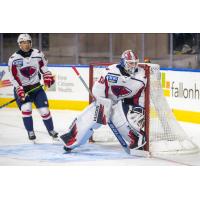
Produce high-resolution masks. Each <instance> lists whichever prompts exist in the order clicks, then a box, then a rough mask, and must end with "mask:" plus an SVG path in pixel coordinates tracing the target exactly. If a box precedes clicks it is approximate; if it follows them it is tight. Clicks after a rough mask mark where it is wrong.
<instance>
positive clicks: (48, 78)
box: [43, 71, 55, 88]
mask: <svg viewBox="0 0 200 200" xmlns="http://www.w3.org/2000/svg"><path fill="white" fill-rule="evenodd" d="M43 80H44V85H45V86H47V87H48V88H50V87H51V86H52V85H53V84H54V82H55V79H54V76H53V75H52V73H51V72H50V71H48V72H46V73H45V74H43Z"/></svg>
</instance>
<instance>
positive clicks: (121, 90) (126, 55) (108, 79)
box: [60, 50, 147, 151]
mask: <svg viewBox="0 0 200 200" xmlns="http://www.w3.org/2000/svg"><path fill="white" fill-rule="evenodd" d="M138 62H139V59H138V57H137V55H136V53H134V52H132V51H131V50H126V51H124V52H123V54H122V56H121V59H120V63H119V64H113V65H110V66H108V67H107V68H106V69H105V71H104V72H103V73H102V75H101V76H100V78H99V80H98V81H97V82H95V84H94V86H93V90H92V92H93V95H94V97H95V99H96V101H95V102H93V103H92V104H90V105H89V106H88V107H87V108H86V109H85V110H84V111H83V112H82V113H81V114H80V116H78V117H77V118H76V119H75V120H74V121H73V123H72V125H71V126H70V127H69V130H68V132H67V133H66V134H64V135H61V136H60V138H61V139H62V141H63V142H64V149H65V150H66V151H71V150H72V149H74V148H76V147H78V146H80V145H82V144H84V143H86V141H87V140H88V138H89V137H90V136H91V135H92V134H93V129H97V128H98V127H99V126H101V125H102V124H103V125H106V124H107V122H108V121H109V120H112V122H113V124H114V125H115V127H116V128H117V130H118V131H119V133H120V134H121V136H122V137H123V139H124V140H125V141H126V142H127V143H128V144H129V148H130V149H139V148H142V147H143V146H144V145H145V143H146V141H145V134H144V132H143V126H144V88H145V86H146V81H147V80H146V77H145V71H144V69H142V68H140V67H138ZM135 130H136V131H135Z"/></svg>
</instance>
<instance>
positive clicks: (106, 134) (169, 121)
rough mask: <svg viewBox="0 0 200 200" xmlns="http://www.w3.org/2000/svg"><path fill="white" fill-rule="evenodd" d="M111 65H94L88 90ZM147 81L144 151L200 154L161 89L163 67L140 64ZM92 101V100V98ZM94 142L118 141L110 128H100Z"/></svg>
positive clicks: (91, 69) (92, 65) (92, 64)
mask: <svg viewBox="0 0 200 200" xmlns="http://www.w3.org/2000/svg"><path fill="white" fill-rule="evenodd" d="M109 65H111V63H91V64H90V72H89V74H90V76H89V87H90V89H92V86H93V84H94V82H95V81H96V80H97V79H98V77H99V76H100V75H101V73H102V70H103V69H105V67H106V66H109ZM139 66H140V67H142V68H144V69H145V73H146V77H147V79H148V81H147V86H146V89H145V127H144V131H145V133H146V138H147V144H146V146H145V149H146V150H147V151H149V152H150V153H151V154H152V155H159V154H160V155H163V154H187V153H196V152H199V147H198V146H197V145H196V144H194V142H192V140H191V139H190V138H189V136H188V135H187V134H186V133H185V131H184V130H183V129H182V127H181V126H180V125H179V123H178V122H177V120H176V118H175V116H174V114H173V112H172V110H171V109H170V107H169V105H168V103H167V100H166V98H165V96H164V94H163V90H162V86H161V75H160V66H159V65H158V64H144V63H140V64H139ZM90 101H92V99H91V98H90ZM93 139H94V140H95V141H100V142H113V141H117V140H116V138H115V136H114V134H113V133H112V132H111V131H110V129H109V127H108V126H102V127H101V128H99V129H97V130H96V131H95V133H94V135H93Z"/></svg>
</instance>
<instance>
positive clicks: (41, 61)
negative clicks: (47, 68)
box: [39, 60, 44, 74]
mask: <svg viewBox="0 0 200 200" xmlns="http://www.w3.org/2000/svg"><path fill="white" fill-rule="evenodd" d="M43 66H44V62H43V60H40V61H39V67H40V72H41V73H42V74H44V72H43V71H42V67H43Z"/></svg>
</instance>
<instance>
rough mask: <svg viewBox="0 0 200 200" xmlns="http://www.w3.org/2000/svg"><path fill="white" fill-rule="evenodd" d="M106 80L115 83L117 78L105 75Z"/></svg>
mask: <svg viewBox="0 0 200 200" xmlns="http://www.w3.org/2000/svg"><path fill="white" fill-rule="evenodd" d="M107 79H108V81H109V82H111V83H117V81H118V77H117V76H111V75H107Z"/></svg>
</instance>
